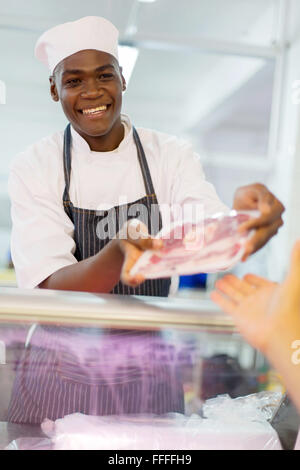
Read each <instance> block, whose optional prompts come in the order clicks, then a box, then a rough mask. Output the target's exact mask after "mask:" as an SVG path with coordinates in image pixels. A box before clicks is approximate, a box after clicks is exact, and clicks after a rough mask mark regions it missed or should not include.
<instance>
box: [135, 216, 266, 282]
mask: <svg viewBox="0 0 300 470" xmlns="http://www.w3.org/2000/svg"><path fill="white" fill-rule="evenodd" d="M257 215H258V213H257V212H256V211H244V212H236V211H231V212H229V213H228V214H224V213H219V214H216V215H214V216H211V217H209V218H206V219H203V220H200V221H198V222H197V223H193V222H189V221H186V222H184V223H182V222H180V223H177V224H174V225H173V226H172V227H171V228H164V229H163V230H162V231H161V232H160V233H159V234H158V235H157V236H156V238H160V239H162V240H163V241H164V244H163V247H162V248H161V249H160V250H159V251H158V250H156V251H152V250H147V251H146V252H145V253H144V254H143V255H142V256H141V257H140V258H139V260H138V261H137V263H136V264H135V265H134V266H133V268H132V270H131V273H130V274H131V275H136V274H142V275H143V276H144V277H145V278H146V279H154V278H157V277H169V276H172V275H173V274H180V275H184V274H194V273H199V272H216V271H224V270H226V269H229V268H231V267H232V266H234V265H235V264H236V263H237V262H238V261H240V260H241V258H242V256H243V253H244V246H245V242H246V241H247V239H248V238H249V235H250V234H249V233H240V232H239V231H238V227H239V226H240V225H241V224H242V223H244V222H246V221H247V220H249V219H250V218H253V217H256V216H257Z"/></svg>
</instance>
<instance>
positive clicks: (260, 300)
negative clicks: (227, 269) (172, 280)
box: [211, 242, 300, 355]
mask: <svg viewBox="0 0 300 470" xmlns="http://www.w3.org/2000/svg"><path fill="white" fill-rule="evenodd" d="M216 288H217V290H215V291H214V292H213V293H212V294H211V298H212V300H213V301H214V302H216V303H217V304H218V305H219V306H220V307H221V308H222V309H223V310H224V311H225V312H227V313H229V314H230V315H231V316H232V317H233V318H234V320H235V322H236V325H237V327H238V328H239V330H240V332H241V333H242V334H243V336H244V337H245V338H246V339H247V340H248V341H249V342H250V343H251V344H252V345H253V346H254V347H256V348H258V349H260V350H261V351H262V352H264V353H266V354H267V355H268V352H269V350H270V346H271V345H272V343H274V342H276V341H280V338H284V337H290V336H293V335H295V334H296V335H297V334H298V335H299V333H300V242H297V243H296V244H295V246H294V249H293V252H292V258H291V265H290V271H289V274H288V276H287V277H286V279H285V281H284V282H283V284H276V283H273V282H270V281H268V280H266V279H264V278H261V277H258V276H255V275H253V274H248V275H246V276H245V277H244V278H243V279H238V278H237V277H236V276H233V275H227V276H225V277H224V278H223V279H220V280H219V281H217V282H216Z"/></svg>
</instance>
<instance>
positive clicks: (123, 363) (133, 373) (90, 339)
mask: <svg viewBox="0 0 300 470" xmlns="http://www.w3.org/2000/svg"><path fill="white" fill-rule="evenodd" d="M270 390H272V391H270ZM282 392H283V388H282V386H281V384H280V381H277V383H276V384H275V385H274V373H273V375H272V374H270V373H269V366H268V364H267V363H266V362H265V360H264V358H263V357H262V356H261V355H260V354H259V353H258V352H257V351H255V350H254V349H253V348H252V347H250V346H249V345H248V344H247V343H246V342H245V341H244V340H243V339H242V338H241V336H240V335H239V334H238V333H237V332H236V330H235V328H234V326H233V324H232V321H231V319H230V318H229V317H228V316H227V315H225V314H224V313H223V312H221V311H220V310H219V309H218V307H216V306H215V305H214V304H212V303H211V302H210V301H204V300H201V301H199V300H196V299H193V300H187V299H172V298H169V299H165V298H155V297H130V296H128V297H124V296H111V295H96V294H88V293H78V292H62V291H50V290H38V289H36V290H21V289H14V288H4V289H2V290H1V293H0V448H2V449H4V448H10V449H16V448H20V449H23V448H24V449H28V448H30V449H42V448H47V449H50V448H51V449H52V448H53V449H222V448H233V449H246V448H261V449H262V448H272V449H277V448H281V444H280V440H279V439H278V436H277V434H276V431H275V430H274V429H273V428H272V426H271V425H270V423H269V421H270V419H271V417H272V415H273V414H274V413H275V411H276V410H277V409H278V406H279V403H280V399H281V395H282Z"/></svg>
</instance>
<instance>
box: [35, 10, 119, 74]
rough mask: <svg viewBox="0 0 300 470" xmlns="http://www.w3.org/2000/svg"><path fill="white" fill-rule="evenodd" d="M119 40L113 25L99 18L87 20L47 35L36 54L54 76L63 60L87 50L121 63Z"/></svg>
mask: <svg viewBox="0 0 300 470" xmlns="http://www.w3.org/2000/svg"><path fill="white" fill-rule="evenodd" d="M118 36H119V31H118V30H117V28H116V27H115V26H114V25H113V24H112V23H111V22H110V21H108V20H106V19H105V18H101V17H99V16H86V17H84V18H81V19H80V20H77V21H72V22H69V23H64V24H60V25H58V26H55V27H54V28H51V29H49V30H48V31H46V32H45V33H43V34H42V36H40V38H39V39H38V41H37V43H36V46H35V50H34V53H35V56H36V58H37V59H38V60H40V61H41V62H43V64H45V65H46V66H47V67H48V68H49V69H50V71H51V73H52V72H53V70H54V69H55V67H56V66H57V64H59V62H61V61H62V60H63V59H65V58H66V57H69V56H70V55H72V54H75V53H76V52H79V51H83V50H86V49H95V50H97V51H102V52H107V53H108V54H111V55H113V56H114V57H115V58H116V59H117V60H119V58H118Z"/></svg>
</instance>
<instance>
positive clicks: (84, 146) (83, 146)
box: [71, 114, 133, 155]
mask: <svg viewBox="0 0 300 470" xmlns="http://www.w3.org/2000/svg"><path fill="white" fill-rule="evenodd" d="M121 122H122V124H123V126H124V127H125V133H124V139H123V140H122V141H121V142H120V145H119V146H118V147H117V148H116V149H115V150H112V151H111V152H93V151H92V150H91V149H90V146H89V144H88V143H87V141H86V140H84V139H83V137H81V135H79V134H78V132H77V131H75V129H74V128H73V127H72V126H71V135H72V150H75V151H77V152H83V153H92V152H93V153H104V154H105V155H108V154H109V153H118V152H120V151H122V150H124V148H125V147H127V145H129V144H130V143H132V141H133V132H132V124H131V122H130V119H129V117H128V116H127V115H126V114H121Z"/></svg>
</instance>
